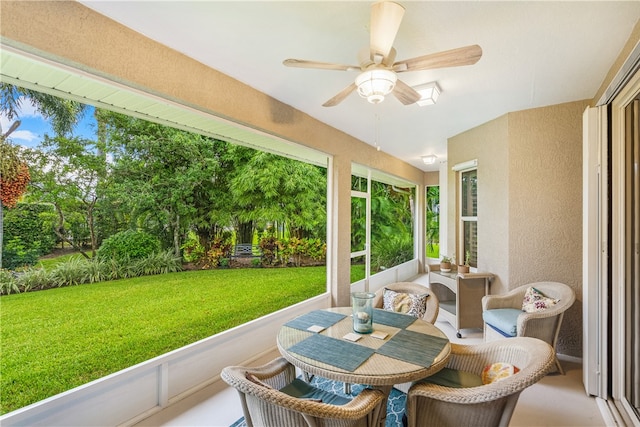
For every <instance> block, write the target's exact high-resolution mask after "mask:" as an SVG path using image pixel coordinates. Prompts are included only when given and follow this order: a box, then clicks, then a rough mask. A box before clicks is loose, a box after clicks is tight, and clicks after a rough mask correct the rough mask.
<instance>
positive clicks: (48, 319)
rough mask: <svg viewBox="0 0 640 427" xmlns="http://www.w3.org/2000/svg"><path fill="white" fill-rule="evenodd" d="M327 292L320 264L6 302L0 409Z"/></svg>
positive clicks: (129, 283)
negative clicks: (318, 265)
mask: <svg viewBox="0 0 640 427" xmlns="http://www.w3.org/2000/svg"><path fill="white" fill-rule="evenodd" d="M325 289H326V268H325V267H301V268H277V269H275V268H274V269H233V270H207V271H189V272H181V273H171V274H165V275H157V276H145V277H137V278H134V279H127V280H116V281H110V282H103V283H97V284H92V285H81V286H73V287H67V288H59V289H50V290H47V291H39V292H29V293H23V294H13V295H6V296H3V297H2V298H0V303H1V304H2V310H1V312H0V321H1V323H2V329H1V331H0V337H1V339H2V349H1V353H0V372H2V377H1V379H0V389H1V390H2V394H1V395H0V413H6V412H10V411H13V410H16V409H18V408H21V407H23V406H26V405H29V404H31V403H34V402H37V401H39V400H42V399H45V398H47V397H49V396H53V395H55V394H58V393H61V392H63V391H66V390H69V389H71V388H74V387H77V386H79V385H82V384H85V383H87V382H89V381H92V380H95V379H98V378H100V377H103V376H105V375H108V374H110V373H113V372H116V371H119V370H121V369H124V368H126V367H129V366H132V365H135V364H137V363H140V362H143V361H145V360H148V359H151V358H153V357H156V356H159V355H161V354H164V353H166V352H168V351H171V350H174V349H176V348H179V347H182V346H184V345H187V344H190V343H192V342H195V341H198V340H200V339H203V338H206V337H208V336H211V335H214V334H216V333H218V332H221V331H224V330H226V329H229V328H231V327H234V326H237V325H240V324H242V323H246V322H248V321H250V320H253V319H255V318H258V317H260V316H263V315H265V314H268V313H271V312H274V311H276V310H279V309H281V308H284V307H287V306H290V305H292V304H295V303H297V302H300V301H303V300H305V299H308V298H310V297H312V296H314V295H318V294H320V293H322V292H324V291H325Z"/></svg>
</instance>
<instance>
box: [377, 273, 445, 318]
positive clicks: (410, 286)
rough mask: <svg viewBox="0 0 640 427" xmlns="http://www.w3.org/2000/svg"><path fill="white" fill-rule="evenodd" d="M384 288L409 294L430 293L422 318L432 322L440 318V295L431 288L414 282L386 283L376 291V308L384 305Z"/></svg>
mask: <svg viewBox="0 0 640 427" xmlns="http://www.w3.org/2000/svg"><path fill="white" fill-rule="evenodd" d="M384 288H387V289H389V290H392V291H395V292H403V293H407V294H416V295H422V294H425V293H428V294H429V297H428V298H427V311H426V312H425V313H424V316H422V319H423V320H425V321H427V322H429V323H431V324H433V323H435V321H436V319H437V318H438V311H439V310H440V302H439V301H438V297H437V296H436V295H435V293H434V292H432V291H431V289H429V288H427V287H426V286H423V285H419V284H418V283H413V282H396V283H391V284H389V285H385V286H384V287H383V288H380V289H378V291H377V292H376V297H375V298H374V299H373V306H374V307H376V308H382V307H383V298H382V297H383V294H384Z"/></svg>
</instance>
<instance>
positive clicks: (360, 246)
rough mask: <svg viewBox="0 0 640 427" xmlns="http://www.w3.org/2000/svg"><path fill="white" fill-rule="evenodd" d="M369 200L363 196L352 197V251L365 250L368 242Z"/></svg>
mask: <svg viewBox="0 0 640 427" xmlns="http://www.w3.org/2000/svg"><path fill="white" fill-rule="evenodd" d="M366 209H367V200H366V199H363V198H361V197H352V198H351V252H359V251H364V249H365V245H366V243H367V239H366V237H367V236H366V228H365V226H366V221H367V212H366Z"/></svg>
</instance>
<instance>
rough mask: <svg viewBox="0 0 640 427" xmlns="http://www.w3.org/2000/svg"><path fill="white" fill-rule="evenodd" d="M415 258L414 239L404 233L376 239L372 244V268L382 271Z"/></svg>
mask: <svg viewBox="0 0 640 427" xmlns="http://www.w3.org/2000/svg"><path fill="white" fill-rule="evenodd" d="M412 258H413V239H412V237H411V236H409V235H406V234H402V235H396V236H388V238H386V239H379V240H377V241H374V242H373V244H372V246H371V269H372V271H382V270H386V269H387V268H391V267H395V266H396V265H399V264H402V263H403V262H407V261H409V260H411V259H412Z"/></svg>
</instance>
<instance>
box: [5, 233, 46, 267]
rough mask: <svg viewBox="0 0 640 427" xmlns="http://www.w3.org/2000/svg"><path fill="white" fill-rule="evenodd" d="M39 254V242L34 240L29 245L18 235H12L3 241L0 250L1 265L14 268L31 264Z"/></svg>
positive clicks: (36, 259)
mask: <svg viewBox="0 0 640 427" xmlns="http://www.w3.org/2000/svg"><path fill="white" fill-rule="evenodd" d="M38 256H40V245H39V242H34V243H33V246H29V245H28V243H27V242H25V241H23V240H22V239H21V238H20V237H17V236H16V237H13V238H12V239H11V240H9V241H7V242H5V244H4V248H3V250H2V267H5V268H8V269H10V270H15V269H16V268H18V267H25V266H29V265H33V264H35V263H36V261H38Z"/></svg>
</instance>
